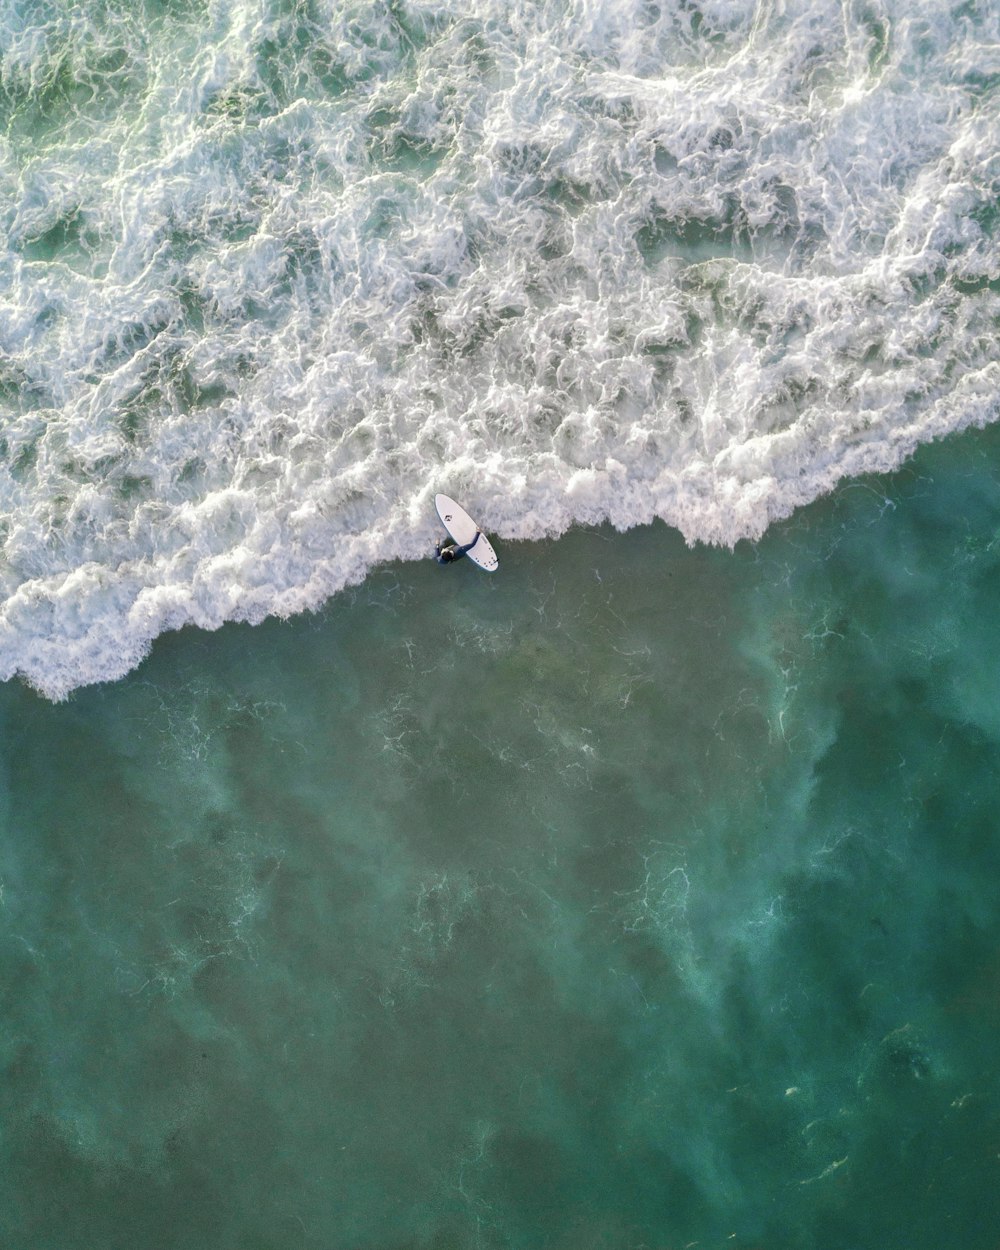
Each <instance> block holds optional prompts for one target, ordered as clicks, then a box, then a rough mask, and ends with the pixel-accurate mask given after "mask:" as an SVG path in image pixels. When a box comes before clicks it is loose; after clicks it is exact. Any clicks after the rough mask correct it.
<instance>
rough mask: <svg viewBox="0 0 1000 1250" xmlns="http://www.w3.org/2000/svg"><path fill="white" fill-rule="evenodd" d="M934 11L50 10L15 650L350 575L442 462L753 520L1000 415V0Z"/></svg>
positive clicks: (2, 666) (393, 547)
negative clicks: (118, 13) (62, 73)
mask: <svg viewBox="0 0 1000 1250" xmlns="http://www.w3.org/2000/svg"><path fill="white" fill-rule="evenodd" d="M909 10H910V6H908V5H906V4H904V3H902V0H899V3H896V4H891V3H886V4H884V5H883V6H882V8H881V9H880V10H879V11H878V12H876V10H875V8H874V7H872V6H868V7H867V8H865V7H864V6H858V8H857V11H856V12H855V11H854V10H851V9H845V8H844V6H842V5H841V4H839V3H836V4H835V3H828V4H819V5H817V4H813V3H805V0H803V2H802V3H799V4H796V3H786V4H783V5H775V6H773V7H771V8H769V7H768V6H766V5H764V6H762V5H759V4H757V3H756V2H754V3H750V2H749V0H747V3H745V4H742V5H741V4H732V3H726V4H721V3H720V4H714V3H713V4H706V3H703V4H701V5H700V16H699V20H698V21H694V20H693V15H694V13H695V10H694V8H693V7H692V6H690V5H683V6H682V5H681V4H679V3H678V4H674V5H671V4H663V5H660V6H648V5H645V4H642V3H640V2H639V0H635V2H634V3H631V2H624V0H614V2H612V0H604V2H602V0H573V2H572V3H570V2H569V0H567V3H566V4H565V5H564V6H563V8H562V9H558V8H557V7H556V6H544V7H539V6H537V5H529V4H523V5H521V4H514V5H513V6H512V5H510V4H507V3H504V4H500V3H492V2H490V0H475V3H473V4H472V5H471V6H463V7H462V9H461V10H460V11H459V10H457V9H453V8H450V7H448V6H447V5H444V4H430V3H421V4H411V5H408V6H406V8H405V11H404V10H400V13H404V16H405V19H406V26H405V27H404V26H402V25H400V21H399V17H398V15H397V16H394V15H393V14H394V12H395V11H390V10H388V9H385V10H379V11H377V12H376V10H372V11H371V12H370V13H367V11H366V14H362V13H361V12H360V11H359V12H358V13H356V14H354V15H353V16H350V17H348V16H347V15H346V11H342V10H341V9H339V8H337V9H336V11H334V7H333V6H325V7H324V6H318V7H317V9H316V11H315V13H314V16H313V18H311V19H310V21H311V23H312V24H311V25H309V26H308V27H303V31H304V35H303V37H302V38H298V36H297V30H296V27H295V23H296V22H297V21H298V22H305V20H306V19H305V18H302V17H296V16H294V15H292V16H288V15H286V16H280V15H279V14H278V13H277V12H274V13H272V12H271V11H270V10H269V9H268V8H267V6H259V5H257V4H249V3H247V4H245V5H244V6H242V7H240V6H215V7H212V8H211V9H210V11H209V13H208V15H207V16H204V17H203V18H202V19H200V21H201V25H199V24H198V22H199V19H197V18H194V17H191V18H188V19H186V21H185V23H184V24H182V23H181V22H180V21H179V19H177V18H171V17H170V16H169V15H167V16H163V17H162V18H160V19H159V20H158V25H157V27H156V29H155V31H154V30H153V29H152V28H150V29H144V28H143V27H142V26H141V23H140V21H139V19H135V20H130V21H128V22H125V21H124V20H122V21H117V24H116V19H114V18H112V17H107V18H106V19H102V20H97V19H84V18H83V17H81V16H80V15H79V14H78V13H77V12H76V10H74V11H73V13H74V16H73V18H72V20H69V19H68V18H67V17H66V16H65V15H63V13H62V10H61V9H60V8H59V7H58V6H57V5H55V4H53V5H52V6H51V11H46V12H41V13H40V14H39V15H38V16H37V17H36V18H35V19H33V20H32V19H30V18H28V17H25V15H24V14H23V13H22V14H21V16H20V17H19V18H18V19H17V20H18V22H19V23H20V25H19V26H18V27H17V28H16V29H15V27H14V25H13V22H14V19H13V18H12V17H11V16H10V15H8V16H7V17H6V18H4V19H3V20H4V21H6V22H7V23H8V29H7V30H6V31H5V34H6V35H7V36H8V37H7V38H6V39H5V41H4V43H3V45H2V46H4V47H5V48H6V49H7V50H6V52H5V53H4V54H3V60H2V65H0V72H2V73H3V75H4V81H5V82H6V83H8V84H9V85H10V86H11V89H12V90H13V92H14V96H13V97H12V98H15V99H16V100H19V101H20V103H19V104H18V108H19V109H20V112H18V113H17V115H16V117H14V120H13V122H10V117H8V118H7V121H8V122H10V124H9V125H8V126H7V139H6V140H4V141H3V143H2V146H0V197H2V199H0V220H2V221H3V223H4V225H5V228H6V229H5V234H4V237H5V238H6V252H5V253H0V274H2V276H3V279H4V281H3V283H2V285H0V292H2V294H0V374H2V378H0V380H2V382H3V385H4V388H5V389H4V391H3V392H2V393H3V395H4V396H6V399H5V401H4V402H6V403H7V404H8V407H9V409H10V412H9V416H8V418H7V420H6V421H5V429H4V436H5V438H6V443H5V445H4V446H5V451H4V455H3V463H2V466H0V491H2V499H3V508H4V514H5V518H6V530H5V533H6V541H5V546H4V564H3V566H2V572H0V576H2V579H3V580H2V584H3V589H4V596H5V602H4V605H3V608H2V609H0V674H2V675H3V676H12V675H14V674H17V673H20V674H23V675H24V676H25V677H26V678H27V679H28V680H29V681H30V682H32V683H33V684H34V685H35V686H36V687H37V688H38V689H40V690H41V691H43V692H44V693H45V694H47V695H48V696H50V697H53V698H59V697H62V696H64V695H65V694H66V693H68V692H69V691H70V690H72V689H73V688H74V687H75V686H77V685H80V684H82V683H86V682H92V681H98V680H103V679H110V678H115V677H118V676H120V675H122V674H123V673H125V672H127V671H128V670H129V669H130V668H131V667H133V666H134V665H135V664H136V663H138V661H139V660H140V659H141V657H142V656H143V654H145V652H146V650H147V649H148V646H149V644H150V642H151V640H152V639H153V638H155V637H156V635H157V634H158V633H160V632H162V631H163V630H165V629H172V628H176V627H178V626H180V625H182V624H184V623H186V622H193V623H196V624H198V625H200V626H203V627H205V628H214V627H216V626H218V625H220V624H222V623H223V622H224V621H226V620H233V619H243V620H251V621H259V620H261V619H263V617H265V616H266V615H268V614H272V613H278V614H282V615H287V614H290V613H294V612H298V611H301V610H303V609H306V608H310V607H315V606H317V605H318V604H320V603H321V602H322V601H323V600H324V599H325V598H327V597H328V596H329V595H331V594H333V593H335V592H336V591H337V590H339V589H341V588H342V587H344V586H346V585H349V584H351V583H353V582H357V581H359V580H360V579H361V578H363V577H364V576H365V573H366V571H367V570H368V569H369V568H370V567H371V566H372V565H373V564H374V563H376V562H379V561H383V560H387V559H393V558H405V559H409V558H419V557H421V556H425V555H426V554H427V552H428V550H429V549H430V546H431V543H432V540H433V537H434V534H435V529H436V526H435V518H434V510H433V507H432V502H431V501H432V498H433V495H434V493H435V492H436V491H438V490H446V491H447V492H448V493H450V494H452V495H456V496H458V497H460V498H462V499H463V501H464V502H465V503H466V504H467V505H468V506H469V507H470V508H471V509H472V511H473V512H474V514H475V515H477V516H478V517H480V518H481V519H482V520H483V522H484V524H485V525H486V526H488V528H489V529H490V530H491V531H492V532H495V533H496V534H498V535H499V536H500V537H501V538H531V537H537V536H540V535H552V534H557V533H560V532H562V531H563V530H565V529H566V528H567V527H568V526H569V525H571V524H573V523H574V522H588V523H591V522H598V521H603V520H610V521H611V522H612V523H613V524H614V525H616V526H618V527H619V528H622V529H625V528H628V527H629V526H632V525H636V524H640V523H644V522H647V521H649V520H651V519H652V518H653V517H661V518H663V519H664V520H665V521H667V522H668V523H669V524H671V525H674V526H676V527H677V528H678V529H680V530H681V532H682V533H683V534H684V535H685V537H686V538H687V539H688V540H689V541H692V542H694V541H705V542H715V543H722V544H732V543H734V542H736V541H737V540H738V539H740V538H744V537H749V538H754V537H757V536H759V535H760V534H762V533H763V532H764V530H765V529H766V527H767V526H768V525H769V524H770V523H771V522H772V521H773V520H774V519H776V518H779V517H784V516H787V515H788V514H789V513H790V512H791V511H792V510H793V509H794V508H796V507H798V506H800V505H801V504H804V503H807V502H808V501H809V500H811V499H813V498H815V497H816V496H817V495H819V494H821V493H823V492H824V491H827V490H829V489H830V488H831V487H832V486H834V485H835V484H836V482H837V481H838V480H840V479H841V478H842V477H844V476H845V475H849V474H856V473H862V472H868V471H872V470H884V469H890V468H893V467H894V466H896V465H898V464H899V463H900V462H901V460H902V459H903V458H905V456H907V455H909V454H910V453H911V452H912V450H913V449H914V448H915V447H916V446H917V445H918V444H919V443H920V442H921V441H923V440H926V439H928V438H935V437H939V436H940V435H943V434H945V433H948V432H949V431H952V430H956V429H960V428H962V427H963V426H967V425H971V424H983V423H985V422H988V421H992V420H994V419H995V417H996V415H997V401H996V398H995V397H996V395H997V394H998V389H997V382H998V381H1000V378H998V377H997V370H998V368H1000V365H998V354H997V352H996V348H995V344H994V325H995V319H996V316H997V313H998V311H1000V310H998V308H997V299H998V297H997V294H996V293H995V291H994V290H993V288H992V287H991V285H990V284H991V283H996V282H997V280H998V279H1000V256H998V250H997V231H996V226H995V223H994V222H993V220H992V217H991V213H992V206H993V204H994V203H995V200H996V195H997V180H998V177H1000V158H998V156H997V152H998V151H1000V146H998V142H997V140H998V116H997V108H998V106H997V103H996V99H995V95H994V96H993V98H991V95H990V93H988V92H986V91H983V90H982V84H983V82H984V81H986V80H988V79H990V78H991V76H994V77H995V75H996V72H997V54H996V48H997V46H1000V16H998V15H996V14H992V13H987V14H985V15H980V16H978V17H976V18H974V17H973V16H972V15H971V14H965V15H963V13H962V12H961V11H959V12H958V13H957V14H954V15H953V14H952V13H951V6H949V5H947V4H944V3H940V4H929V5H926V6H923V7H922V10H921V15H920V17H919V18H917V17H914V16H913V15H912V14H911V13H910V11H909ZM46 14H47V15H46ZM70 44H72V48H73V51H72V55H71V57H70V60H69V62H68V64H70V65H71V67H72V71H73V73H74V74H75V76H76V80H77V81H78V82H79V83H80V84H81V86H80V90H79V91H78V92H70V94H69V96H68V97H65V98H63V97H57V96H53V95H52V94H51V92H50V93H49V94H46V91H47V87H46V84H48V83H50V82H51V79H52V75H53V73H54V72H55V67H57V66H58V64H59V63H60V57H64V56H66V55H67V51H66V50H67V48H68V47H69V46H70ZM109 56H114V57H115V59H114V61H113V64H115V65H118V66H119V68H118V69H116V70H115V71H114V73H113V75H112V78H113V82H114V84H115V91H116V92H117V94H115V93H114V92H113V93H111V94H110V95H106V97H102V96H101V95H100V94H99V93H96V92H88V88H87V84H88V83H94V82H97V81H98V80H99V79H100V75H101V73H102V72H104V71H102V70H101V66H102V65H105V64H107V63H108V62H107V61H106V60H102V58H107V57H109ZM106 76H107V75H106V74H105V77H106ZM60 100H61V102H60ZM67 100H68V101H69V102H68V103H67ZM32 110H34V112H32Z"/></svg>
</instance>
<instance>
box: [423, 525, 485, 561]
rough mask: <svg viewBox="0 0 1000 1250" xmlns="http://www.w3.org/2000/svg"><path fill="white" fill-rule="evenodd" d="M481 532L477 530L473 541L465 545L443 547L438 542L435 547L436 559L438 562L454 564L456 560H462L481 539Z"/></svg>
mask: <svg viewBox="0 0 1000 1250" xmlns="http://www.w3.org/2000/svg"><path fill="white" fill-rule="evenodd" d="M479 534H480V531H479V530H476V534H475V537H474V538H473V540H472V542H471V543H466V544H465V546H464V547H457V546H452V547H442V546H441V544H440V543H438V544H437V546H436V547H435V548H434V559H435V560H437V562H438V564H453V563H454V562H455V561H456V560H461V558H462V556H464V555H465V553H466V552H467V551H471V550H472V548H473V547H474V546H475V545H476V543H477V542H478V541H479Z"/></svg>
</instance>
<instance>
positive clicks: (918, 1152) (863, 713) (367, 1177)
mask: <svg viewBox="0 0 1000 1250" xmlns="http://www.w3.org/2000/svg"><path fill="white" fill-rule="evenodd" d="M998 465H1000V434H998V433H997V431H996V430H995V429H989V430H987V431H984V432H972V433H967V434H964V435H962V436H960V437H958V438H957V439H953V440H950V441H948V442H946V443H943V444H938V445H934V446H932V447H929V448H924V449H923V450H921V451H920V453H919V454H918V455H917V456H916V457H915V458H914V459H913V460H912V461H911V462H909V463H908V464H907V466H905V467H904V469H902V470H901V471H900V472H898V473H897V474H895V475H893V476H885V477H868V478H863V479H860V480H857V481H854V482H850V483H847V484H845V485H843V486H842V487H841V488H840V489H838V490H837V491H836V492H835V493H834V494H833V495H832V496H829V497H827V498H825V499H823V500H820V501H818V502H816V503H815V504H813V505H811V506H810V507H808V508H806V509H804V510H802V511H800V512H799V513H797V514H796V516H795V517H793V518H792V519H791V520H789V521H786V522H784V523H782V524H780V525H779V526H777V527H772V529H771V530H770V531H769V532H768V533H767V534H766V535H765V537H764V538H763V539H762V540H761V541H760V542H759V543H758V544H756V545H752V546H751V545H749V544H740V545H739V546H738V547H737V548H736V550H735V551H733V552H727V551H720V550H718V549H708V548H704V547H698V548H693V549H692V548H688V547H687V546H685V544H684V543H683V541H682V540H681V538H680V537H679V536H678V535H677V534H676V532H674V531H672V530H670V529H668V528H667V527H666V526H664V525H663V524H661V523H656V524H654V525H652V526H646V527H640V528H637V529H634V530H632V531H630V532H629V533H628V534H627V535H621V534H616V533H614V532H613V531H611V530H608V529H605V528H595V529H584V528H580V529H575V530H573V531H571V532H570V533H569V534H567V535H565V536H564V537H562V538H561V539H559V540H558V541H556V542H538V543H506V544H502V545H501V559H502V565H501V570H500V572H499V573H498V574H497V575H496V576H495V577H493V578H488V577H485V576H483V575H480V574H478V573H477V572H476V570H474V569H472V568H471V567H462V566H457V567H455V568H451V569H440V568H438V567H437V566H436V565H434V564H433V563H432V562H429V561H425V562H424V563H417V564H413V563H409V564H398V565H390V566H387V567H385V568H382V569H379V570H377V571H375V572H374V573H373V574H372V575H371V576H370V577H369V578H368V579H367V580H366V581H365V583H364V584H363V585H362V586H360V587H358V588H356V589H355V590H353V591H345V592H343V593H342V594H341V595H339V596H337V597H335V598H334V599H333V600H332V601H331V602H330V603H329V604H328V605H327V606H326V607H325V608H324V609H323V611H322V612H320V613H317V614H315V615H302V616H298V617H296V618H294V619H293V620H291V621H289V622H279V621H273V620H272V621H268V622H265V623H264V624H263V625H261V626H259V627H256V628H253V627H250V626H245V625H227V626H225V627H224V628H222V629H221V630H219V631H218V632H215V633H203V632H199V631H197V630H195V629H185V630H182V631H180V632H179V633H174V634H167V635H164V636H162V637H161V638H160V639H159V640H158V641H157V643H156V644H155V646H154V648H153V652H152V654H151V655H150V657H149V658H148V659H147V660H146V661H145V662H144V663H143V664H142V665H141V666H140V667H139V668H138V669H137V670H135V671H134V672H132V673H131V674H129V675H128V676H127V677H126V678H124V679H123V680H122V681H120V682H117V683H115V684H106V685H100V686H95V687H91V688H88V689H84V690H81V691H78V692H77V693H76V694H75V695H74V696H73V697H72V698H71V699H70V700H69V701H68V702H65V703H62V704H51V703H48V702H46V701H44V700H43V699H41V698H40V697H39V696H38V695H36V694H34V693H33V692H31V691H30V690H29V689H27V688H26V687H24V686H21V685H18V684H11V683H8V684H6V685H5V686H3V687H2V688H0V698H2V715H3V730H4V732H3V790H2V793H3V813H2V826H0V828H2V843H0V879H2V906H0V924H2V940H0V958H2V963H3V972H2V977H0V986H2V993H3V1007H2V1022H3V1023H2V1059H3V1080H2V1082H0V1091H2V1093H0V1096H2V1102H3V1106H2V1115H0V1129H2V1133H0V1157H2V1166H0V1190H2V1198H0V1223H2V1225H3V1231H4V1241H5V1244H6V1245H10V1246H17V1247H25V1248H31V1250H36V1248H38V1250H41V1248H42V1247H59V1248H60V1250H69V1248H70V1247H101V1248H102V1250H104V1248H105V1247H107V1248H111V1247H122V1248H123V1250H124V1248H126V1247H128V1248H129V1250H131V1248H133V1247H136V1246H142V1247H144V1248H148V1250H155V1248H156V1247H168V1246H169V1247H174V1246H180V1245H184V1246H192V1247H195V1246H197V1247H201V1246H204V1247H213V1248H214V1250H229V1248H233V1250H235V1248H237V1247H239V1248H240V1250H248V1248H251V1247H252V1248H253V1250H264V1248H265V1247H268V1248H271V1247H273V1248H275V1250H277V1248H279V1247H281V1248H282V1250H283V1248H285V1247H291V1246H303V1247H324V1248H332V1247H338V1248H339V1247H344V1248H345V1250H347V1248H348V1247H351V1248H354V1247H373V1248H374V1247H378V1250H403V1248H404V1247H406V1248H407V1250H416V1248H418V1247H419V1248H429V1247H435V1248H442V1250H443V1248H445V1247H448V1248H451V1247H456V1248H458V1247H462V1248H464V1247H491V1248H492V1247H497V1248H499V1247H504V1248H506V1247H511V1248H513V1247H518V1248H525V1250H527V1248H535V1247H567V1248H569V1247H572V1248H573V1250H591V1248H593V1250H596V1248H598V1247H600V1248H606V1250H625V1248H626V1247H638V1246H648V1247H675V1246H676V1247H679V1246H689V1245H692V1244H696V1245H698V1246H700V1247H716V1246H717V1247H723V1246H745V1247H761V1246H767V1247H771V1248H776V1247H795V1248H799V1247H803V1248H805V1247H810V1248H812V1247H838V1248H840V1247H844V1248H846V1247H870V1246H878V1247H884V1248H888V1247H901V1248H902V1247H906V1248H907V1250H915V1248H919V1247H927V1248H928V1250H931V1248H933V1250H939V1248H940V1247H942V1246H961V1247H963V1248H964V1250H987V1248H988V1247H991V1246H993V1245H995V1241H996V1228H997V1215H998V1211H997V1199H996V1194H997V1184H996V1180H997V1168H998V1161H997V1128H998V1119H1000V1101H998V1088H997V1063H996V1056H997V1043H996V1038H997V1028H998V1024H1000V980H998V977H1000V965H998V960H997V951H998V949H1000V897H998V893H1000V887H998V881H1000V840H998V837H997V826H996V819H997V818H996V802H995V795H996V784H997V774H998V767H1000V716H998V711H997V708H998V706H1000V704H998V699H997V693H998V676H997V674H998V670H997V663H996V654H995V638H996V627H995V622H996V619H997V612H998V608H1000V602H998V600H1000V589H998V585H1000V583H998V578H997V573H998V565H1000V500H998V494H997V483H998V469H997V466H998Z"/></svg>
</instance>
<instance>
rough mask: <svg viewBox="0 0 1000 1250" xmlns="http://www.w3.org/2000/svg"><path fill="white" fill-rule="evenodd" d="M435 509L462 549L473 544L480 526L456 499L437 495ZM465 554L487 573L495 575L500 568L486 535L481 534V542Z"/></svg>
mask: <svg viewBox="0 0 1000 1250" xmlns="http://www.w3.org/2000/svg"><path fill="white" fill-rule="evenodd" d="M434 507H435V508H437V513H438V516H439V517H440V518H441V524H442V525H443V526H444V527H445V529H446V530H447V531H448V533H449V534H450V535H451V536H452V538H454V540H455V542H457V543H458V545H459V546H460V547H464V546H465V544H466V543H470V542H472V540H473V538H475V536H476V530H477V529H479V526H478V525H477V524H476V523H475V521H473V519H472V517H470V516H469V514H468V513H467V512H466V510H465V509H464V508H463V507H462V505H461V504H457V503H456V502H455V501H454V499H449V498H448V496H447V495H435V496H434ZM465 554H466V555H467V556H468V557H469V559H470V560H471V561H472V563H473V564H478V565H479V567H480V568H481V569H485V570H486V572H487V573H495V572H496V571H497V569H498V568H499V567H500V561H499V560H498V559H497V553H496V552H495V551H494V550H493V548H492V547H491V546H490V540H489V539H488V538H487V537H486V535H485V534H480V535H479V541H478V542H477V543H476V545H475V546H474V547H470V548H469V550H468V551H467V552H466V553H465Z"/></svg>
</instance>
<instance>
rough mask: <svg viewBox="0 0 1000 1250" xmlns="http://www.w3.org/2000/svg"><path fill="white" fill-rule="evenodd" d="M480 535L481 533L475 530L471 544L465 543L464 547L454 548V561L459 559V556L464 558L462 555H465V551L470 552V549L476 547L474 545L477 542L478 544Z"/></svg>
mask: <svg viewBox="0 0 1000 1250" xmlns="http://www.w3.org/2000/svg"><path fill="white" fill-rule="evenodd" d="M480 533H481V531H480V530H476V534H475V537H474V538H473V540H472V542H471V543H466V544H465V546H464V547H456V548H455V556H454V558H455V559H456V560H457V559H458V558H459V556H464V555H465V553H466V552H467V551H471V550H472V548H473V547H474V546H475V545H476V543H477V542H479V538H480Z"/></svg>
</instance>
